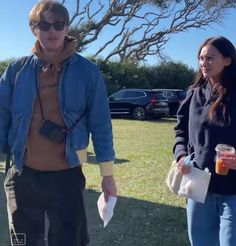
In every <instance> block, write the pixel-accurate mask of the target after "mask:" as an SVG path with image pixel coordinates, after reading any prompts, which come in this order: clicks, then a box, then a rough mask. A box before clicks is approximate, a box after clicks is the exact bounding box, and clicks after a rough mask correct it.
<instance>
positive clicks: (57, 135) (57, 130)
mask: <svg viewBox="0 0 236 246" xmlns="http://www.w3.org/2000/svg"><path fill="white" fill-rule="evenodd" d="M39 133H40V135H42V136H44V137H46V138H48V139H49V140H51V141H52V142H54V143H62V142H63V141H65V140H66V134H67V128H66V127H64V126H60V125H58V124H56V123H54V122H52V121H50V120H44V121H43V124H42V126H41V128H40V129H39Z"/></svg>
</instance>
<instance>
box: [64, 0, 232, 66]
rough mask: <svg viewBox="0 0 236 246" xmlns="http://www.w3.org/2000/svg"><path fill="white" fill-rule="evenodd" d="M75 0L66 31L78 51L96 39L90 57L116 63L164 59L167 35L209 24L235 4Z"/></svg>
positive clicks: (220, 1)
mask: <svg viewBox="0 0 236 246" xmlns="http://www.w3.org/2000/svg"><path fill="white" fill-rule="evenodd" d="M75 1H76V9H75V12H74V13H73V15H72V17H71V19H70V24H71V30H70V34H71V35H73V36H75V37H76V38H77V39H78V40H79V46H78V50H79V51H81V50H83V49H86V47H87V46H88V45H89V44H91V43H94V44H95V43H96V42H97V41H100V42H98V43H100V45H97V48H96V50H94V53H93V56H94V57H97V56H101V55H103V56H104V59H105V60H106V61H108V60H110V59H113V58H116V59H118V60H119V61H120V62H124V61H127V60H133V61H136V62H138V61H141V60H145V59H146V58H147V57H148V56H149V55H155V56H157V57H158V58H165V55H164V53H163V50H164V46H165V44H166V43H167V42H168V40H169V38H170V36H171V35H176V34H177V33H180V32H184V31H187V30H189V29H192V28H205V27H207V26H211V25H213V24H214V23H217V22H219V21H221V20H222V18H223V15H224V13H225V12H226V11H227V10H228V9H229V8H233V7H234V8H235V6H236V1H231V0H208V1H207V0H185V1H184V0H99V1H95V0H89V1H86V2H87V3H84V2H85V1H80V0H75ZM62 3H63V4H66V1H65V0H64V1H62ZM101 40H102V42H101ZM101 43H102V45H101ZM104 54H106V55H104Z"/></svg>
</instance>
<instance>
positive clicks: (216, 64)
mask: <svg viewBox="0 0 236 246" xmlns="http://www.w3.org/2000/svg"><path fill="white" fill-rule="evenodd" d="M230 63H231V58H230V57H224V56H223V55H222V54H221V53H220V52H219V51H218V50H217V49H216V48H215V47H214V46H213V45H205V46H203V48H202V49H201V52H200V55H199V65H200V70H201V72H202V74H203V77H204V78H206V79H209V80H210V81H211V82H213V83H219V81H220V77H221V74H222V71H223V70H224V68H225V67H226V66H228V65H230Z"/></svg>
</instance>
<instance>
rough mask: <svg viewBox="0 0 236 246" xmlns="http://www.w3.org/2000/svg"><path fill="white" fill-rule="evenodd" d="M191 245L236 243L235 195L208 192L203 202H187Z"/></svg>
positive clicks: (232, 245) (231, 245) (225, 245)
mask: <svg viewBox="0 0 236 246" xmlns="http://www.w3.org/2000/svg"><path fill="white" fill-rule="evenodd" d="M187 220H188V235H189V240H190V242H191V245H192V246H235V245H236V195H219V194H214V193H208V194H207V197H206V200H205V203H204V204H202V203H198V202H195V201H193V200H191V199H188V202H187Z"/></svg>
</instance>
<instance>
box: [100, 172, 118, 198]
mask: <svg viewBox="0 0 236 246" xmlns="http://www.w3.org/2000/svg"><path fill="white" fill-rule="evenodd" d="M102 191H103V192H104V197H105V201H107V200H108V196H109V195H110V196H116V192H117V189H116V182H115V179H114V177H113V175H111V176H104V177H103V179H102Z"/></svg>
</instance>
